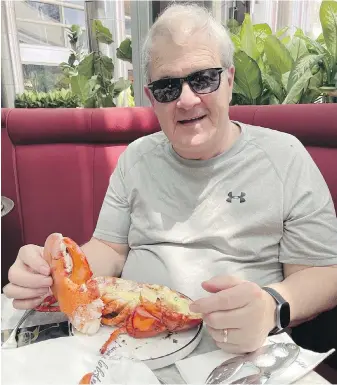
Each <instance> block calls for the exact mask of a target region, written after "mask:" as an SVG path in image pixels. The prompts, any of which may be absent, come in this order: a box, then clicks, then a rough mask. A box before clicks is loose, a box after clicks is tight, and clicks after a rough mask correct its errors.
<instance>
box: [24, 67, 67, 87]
mask: <svg viewBox="0 0 337 385" xmlns="http://www.w3.org/2000/svg"><path fill="white" fill-rule="evenodd" d="M22 69H23V77H24V87H25V89H26V90H30V91H37V92H48V91H51V90H54V89H61V88H67V87H68V86H67V85H66V84H64V83H63V81H62V79H63V75H62V72H61V70H60V68H59V67H58V66H47V65H36V64H23V66H22Z"/></svg>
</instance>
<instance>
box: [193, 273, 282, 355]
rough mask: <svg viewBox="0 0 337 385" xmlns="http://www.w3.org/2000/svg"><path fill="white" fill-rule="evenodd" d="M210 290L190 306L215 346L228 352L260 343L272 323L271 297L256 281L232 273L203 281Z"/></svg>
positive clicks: (273, 319)
mask: <svg viewBox="0 0 337 385" xmlns="http://www.w3.org/2000/svg"><path fill="white" fill-rule="evenodd" d="M202 287H203V288H204V289H205V290H206V291H208V292H210V293H212V294H211V295H210V296H208V297H206V298H201V299H198V300H196V301H194V302H193V304H191V305H190V310H191V311H193V312H196V313H202V314H203V319H204V323H205V324H206V325H207V329H208V331H209V333H210V335H211V336H212V337H213V339H214V340H215V342H216V344H217V346H218V347H219V348H221V349H223V350H224V351H226V352H229V353H247V352H252V351H254V350H256V349H258V348H259V347H261V346H262V345H263V343H264V342H265V339H266V338H267V336H268V334H269V332H270V331H271V330H272V329H273V328H274V326H275V308H276V303H275V301H274V299H273V298H272V297H271V296H270V295H269V294H268V293H267V292H266V291H264V290H263V289H262V288H260V286H258V285H257V284H256V283H253V282H249V281H244V280H241V279H239V278H236V277H232V276H217V277H214V278H211V279H210V280H209V281H206V282H203V283H202Z"/></svg>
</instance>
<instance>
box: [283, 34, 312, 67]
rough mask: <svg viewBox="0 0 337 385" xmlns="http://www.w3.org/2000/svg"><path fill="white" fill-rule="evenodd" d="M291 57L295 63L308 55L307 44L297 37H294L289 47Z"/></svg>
mask: <svg viewBox="0 0 337 385" xmlns="http://www.w3.org/2000/svg"><path fill="white" fill-rule="evenodd" d="M287 48H288V50H289V52H290V55H291V57H292V58H293V60H294V61H296V60H297V59H298V58H300V57H301V56H303V55H304V54H307V53H308V50H307V46H306V45H305V42H304V41H303V40H302V39H300V38H299V37H297V36H294V37H293V39H292V40H291V41H290V43H289V44H288V45H287Z"/></svg>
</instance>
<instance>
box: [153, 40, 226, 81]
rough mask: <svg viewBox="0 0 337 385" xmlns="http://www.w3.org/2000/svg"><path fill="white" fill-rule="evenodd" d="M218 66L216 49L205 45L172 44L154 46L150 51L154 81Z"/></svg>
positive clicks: (218, 60)
mask: <svg viewBox="0 0 337 385" xmlns="http://www.w3.org/2000/svg"><path fill="white" fill-rule="evenodd" d="M219 66H220V57H219V54H218V50H217V49H216V47H214V46H212V45H210V44H209V45H206V44H198V45H195V44H190V45H188V46H184V47H183V46H176V45H174V44H173V45H172V44H168V45H165V44H164V45H161V46H158V45H157V46H156V49H154V50H153V51H152V57H151V65H150V68H151V73H152V75H153V77H155V78H156V79H160V78H165V77H182V76H187V75H189V74H190V73H193V72H196V71H199V70H203V69H206V68H211V67H219Z"/></svg>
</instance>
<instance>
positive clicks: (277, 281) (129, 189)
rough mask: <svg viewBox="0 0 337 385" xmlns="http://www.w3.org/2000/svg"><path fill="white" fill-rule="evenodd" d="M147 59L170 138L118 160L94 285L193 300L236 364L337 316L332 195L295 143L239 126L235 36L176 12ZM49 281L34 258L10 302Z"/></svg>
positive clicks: (29, 301)
mask: <svg viewBox="0 0 337 385" xmlns="http://www.w3.org/2000/svg"><path fill="white" fill-rule="evenodd" d="M143 56H144V65H145V73H146V76H147V80H148V85H147V87H145V92H146V95H147V96H148V98H149V99H150V101H151V103H152V106H153V108H154V111H155V113H156V115H157V117H158V119H159V122H160V124H161V128H162V132H160V133H156V134H154V135H150V136H148V137H143V138H141V139H139V140H137V141H135V142H133V143H132V144H130V145H129V146H128V148H127V149H126V151H125V152H124V153H123V154H122V155H121V156H120V159H119V162H118V166H117V167H116V169H115V171H114V172H113V174H112V176H111V179H110V183H109V187H108V190H107V193H106V197H105V199H104V202H103V206H102V209H101V212H100V216H99V219H98V223H97V227H96V230H95V232H94V234H93V238H92V239H91V240H90V241H89V242H88V243H87V244H85V245H84V246H83V251H84V252H85V253H86V255H87V257H88V260H89V262H90V265H91V267H92V269H93V271H94V273H95V275H103V274H104V275H107V274H109V275H114V276H120V275H122V277H124V278H128V279H134V280H137V281H143V282H144V281H145V282H149V283H160V284H166V285H168V286H170V287H172V288H175V289H177V290H179V291H181V292H183V293H185V294H187V295H189V296H190V297H191V298H192V299H193V300H195V301H194V304H193V305H192V306H191V310H193V311H196V312H201V313H203V316H204V320H205V323H206V325H207V328H208V330H209V333H210V334H211V336H212V337H213V339H214V340H215V341H216V343H217V345H218V346H219V347H220V348H222V349H224V350H226V351H228V352H234V353H240V352H248V351H253V350H255V349H256V348H258V347H260V346H261V345H262V344H263V342H264V341H265V338H266V337H267V336H268V334H269V333H271V332H272V333H274V332H276V331H279V330H280V329H282V328H284V327H286V326H288V324H289V322H290V326H291V325H295V324H298V323H300V322H302V321H304V320H306V319H310V318H312V317H315V316H316V315H317V314H319V313H320V312H322V311H325V310H327V309H330V308H333V307H334V306H336V304H337V268H336V265H337V220H336V215H335V211H334V207H333V203H332V199H331V196H330V193H329V191H328V188H327V186H326V184H325V181H324V179H323V177H322V176H321V174H320V173H319V171H318V169H317V167H316V165H315V164H314V162H313V161H312V159H311V157H310V156H309V154H308V153H307V152H306V150H305V148H304V147H303V146H302V144H301V143H300V142H299V141H298V140H297V139H296V138H294V137H292V136H290V135H287V134H284V133H280V132H276V131H273V130H270V129H267V128H260V127H254V126H249V125H245V124H242V123H239V122H232V121H230V119H229V116H228V110H229V104H230V101H231V97H232V89H233V81H234V73H235V69H234V67H233V46H232V43H231V41H230V38H229V36H228V35H227V32H226V31H225V30H224V29H223V27H222V26H221V25H219V24H217V23H216V22H215V21H214V20H213V19H212V17H211V16H210V15H209V14H208V13H207V12H206V11H205V10H204V9H203V8H200V7H198V6H195V5H173V6H171V7H169V8H168V9H167V10H166V11H165V12H164V13H163V14H162V15H161V17H159V19H158V20H157V21H156V23H155V24H154V25H153V27H152V28H151V30H150V32H149V36H148V39H147V40H146V42H145V44H144V55H143ZM32 271H33V272H34V273H32ZM49 274H50V271H49V267H48V266H47V265H46V263H45V262H44V261H43V259H42V257H41V248H40V247H39V246H35V245H28V246H25V247H23V248H22V249H21V250H20V252H19V255H18V257H17V260H16V262H15V263H14V264H13V266H12V267H11V269H10V271H9V280H10V283H9V284H8V285H7V286H6V287H5V288H4V293H5V294H6V295H7V296H8V297H10V298H13V299H14V301H13V304H14V306H15V307H16V308H20V309H23V308H30V307H34V306H36V305H38V304H39V303H40V302H41V296H42V297H43V296H45V295H46V293H47V290H48V287H49V286H50V285H51V283H52V280H51V277H50V276H49ZM266 286H268V287H269V288H273V289H274V291H270V290H269V289H268V288H266ZM289 306H290V310H291V311H290V314H289Z"/></svg>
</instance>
